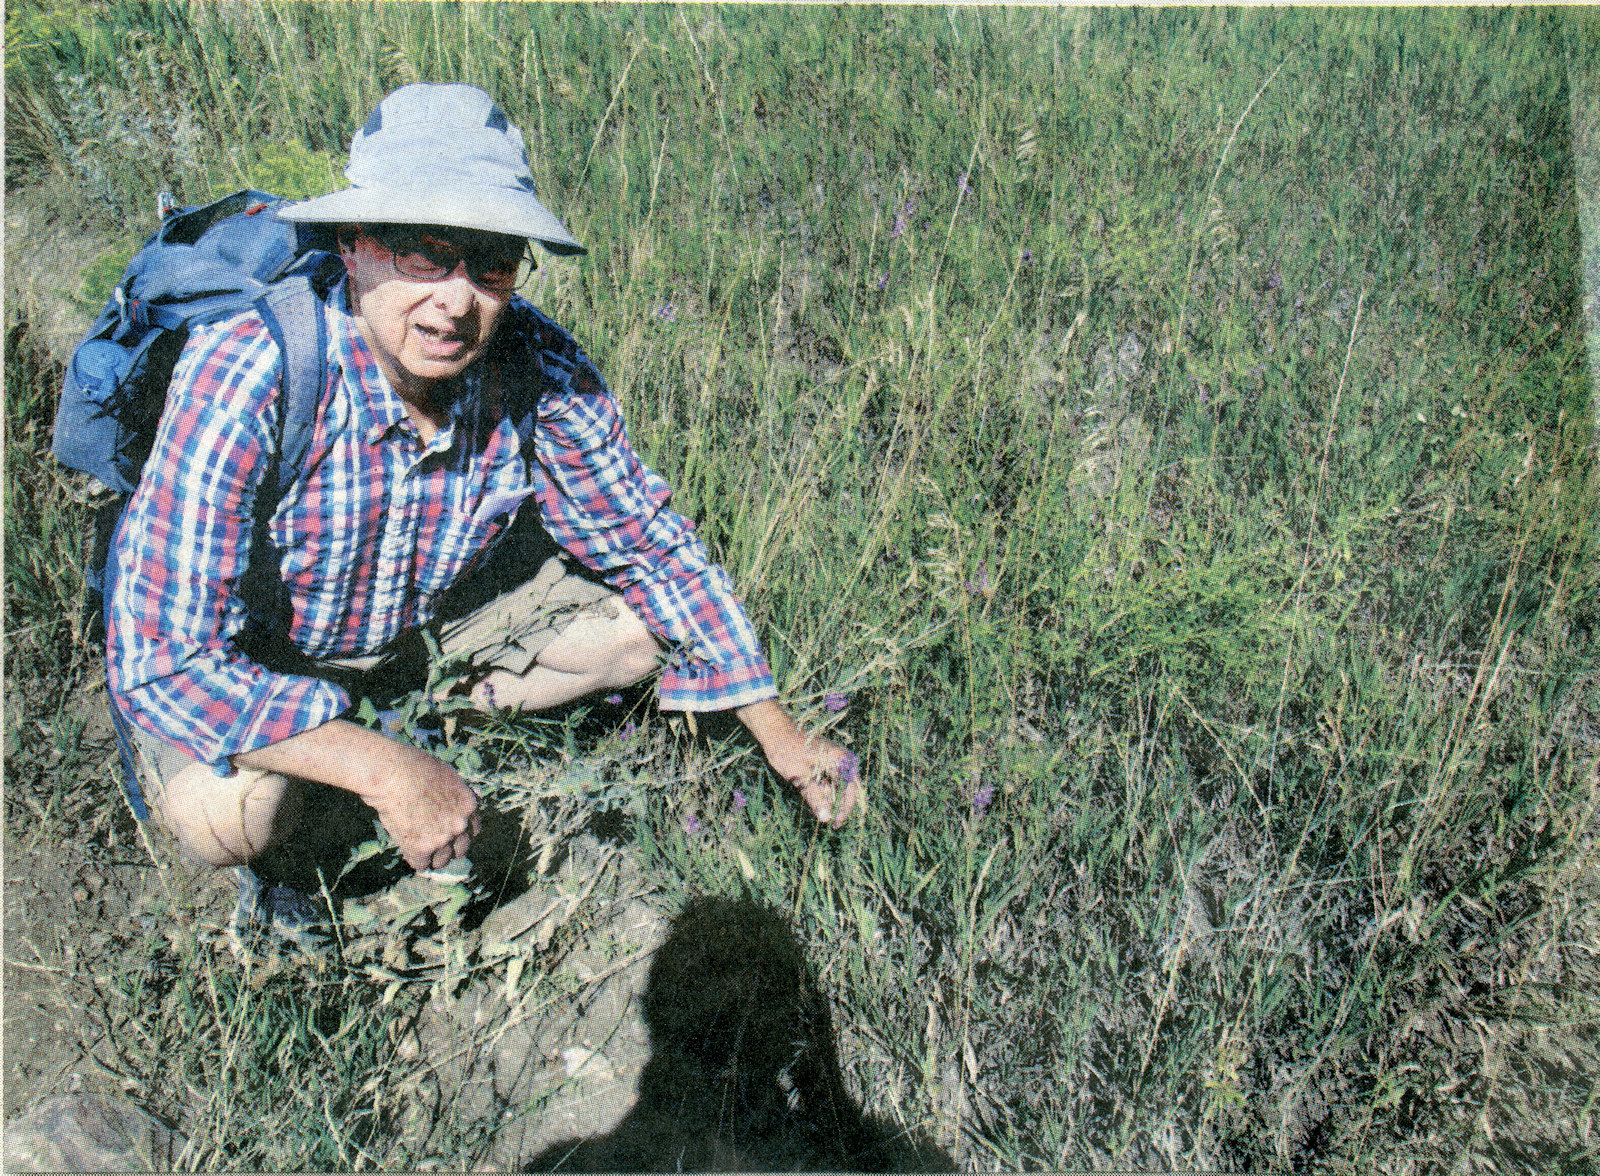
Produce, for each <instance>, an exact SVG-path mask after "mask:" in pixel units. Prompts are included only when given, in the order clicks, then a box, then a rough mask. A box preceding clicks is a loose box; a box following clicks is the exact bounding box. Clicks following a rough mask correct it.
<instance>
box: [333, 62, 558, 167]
mask: <svg viewBox="0 0 1600 1176" xmlns="http://www.w3.org/2000/svg"><path fill="white" fill-rule="evenodd" d="M344 174H345V178H346V179H348V180H349V181H350V182H351V183H352V184H356V185H358V186H361V187H391V188H393V187H398V188H416V187H437V186H439V185H445V186H454V185H456V184H471V185H474V186H487V187H501V188H516V189H521V190H522V191H525V192H529V193H533V192H534V191H535V188H534V183H533V172H532V169H531V168H530V167H529V166H528V152H527V148H526V146H525V145H524V143H523V140H522V132H521V131H519V130H517V128H516V127H515V126H514V125H512V123H511V120H510V119H508V118H507V117H506V115H505V112H504V111H503V110H501V109H500V107H499V106H497V105H496V104H495V102H494V99H492V98H490V97H489V95H488V94H486V93H485V92H484V91H482V90H480V89H479V88H478V87H476V86H469V85H465V84H463V83H460V82H446V83H427V82H418V83H415V84H413V85H409V86H402V87H401V88H400V89H398V90H395V91H393V92H392V93H390V94H388V95H386V96H385V97H384V99H383V101H382V102H380V103H379V104H378V107H377V109H376V110H374V111H373V112H372V117H371V118H369V119H368V120H367V125H366V126H364V127H362V128H361V130H359V131H357V132H356V136H355V138H354V139H353V140H352V141H351V143H350V164H349V166H348V167H346V168H345V171H344Z"/></svg>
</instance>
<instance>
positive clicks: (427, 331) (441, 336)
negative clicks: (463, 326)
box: [412, 323, 473, 359]
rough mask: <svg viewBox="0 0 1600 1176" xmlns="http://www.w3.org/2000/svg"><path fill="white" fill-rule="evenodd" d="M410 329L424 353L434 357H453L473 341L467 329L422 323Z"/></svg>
mask: <svg viewBox="0 0 1600 1176" xmlns="http://www.w3.org/2000/svg"><path fill="white" fill-rule="evenodd" d="M412 329H413V330H414V331H415V332H416V334H417V339H418V342H419V344H420V345H421V347H422V350H423V352H424V354H426V355H429V356H431V357H433V358H435V359H454V358H455V357H456V356H458V355H460V354H461V353H462V352H463V351H465V350H467V348H469V347H471V346H472V343H473V336H472V335H471V333H470V332H467V331H459V330H455V329H452V328H448V327H431V326H428V325H426V324H424V323H418V324H416V325H415V326H414V327H413V328H412Z"/></svg>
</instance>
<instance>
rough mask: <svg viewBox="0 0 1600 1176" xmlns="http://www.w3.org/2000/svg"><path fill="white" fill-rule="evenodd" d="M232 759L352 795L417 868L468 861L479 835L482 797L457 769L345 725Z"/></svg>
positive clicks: (338, 722) (329, 725)
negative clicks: (461, 859)
mask: <svg viewBox="0 0 1600 1176" xmlns="http://www.w3.org/2000/svg"><path fill="white" fill-rule="evenodd" d="M233 758H234V761H235V762H236V763H238V764H240V765H242V766H244V767H247V768H257V769H262V770H265V771H271V772H280V773H282V774H284V775H287V776H297V777H299V778H300V779H303V780H316V781H318V782H319V783H322V784H329V785H332V786H333V787H335V788H342V789H344V790H345V791H346V792H353V793H355V794H356V795H357V796H359V797H360V798H361V799H362V800H364V801H365V802H366V803H367V804H369V805H371V806H372V808H373V810H374V811H375V812H376V813H377V814H378V819H379V820H380V821H382V822H383V827H384V828H385V829H387V830H388V831H389V834H390V836H392V837H393V838H394V839H395V843H396V844H397V845H399V847H400V854H401V856H402V857H404V858H405V860H406V862H407V863H408V864H409V865H410V866H411V867H412V869H416V870H427V869H441V868H443V867H444V866H447V865H449V864H450V863H451V862H452V861H454V860H455V859H456V858H458V857H463V856H465V855H466V852H467V846H468V845H469V844H471V841H472V838H473V836H474V835H475V834H476V833H477V832H478V829H479V818H478V812H477V808H478V797H477V794H476V793H474V792H473V791H472V789H471V788H469V787H468V786H467V784H466V783H465V781H463V780H462V779H461V777H460V776H459V775H457V773H456V770H455V769H454V768H452V767H450V765H449V764H446V763H444V762H443V761H442V760H439V759H436V758H434V757H433V756H431V755H429V754H428V753H427V752H425V751H419V750H418V749H417V748H415V747H408V746H406V745H405V744H403V743H400V742H399V741H397V740H394V739H390V738H389V737H388V736H386V735H383V734H380V733H379V732H377V731H370V730H368V729H367V728H365V727H360V726H357V725H356V724H355V723H350V722H346V721H345V720H343V719H335V720H333V721H332V722H329V723H324V724H322V725H321V726H320V727H313V728H312V729H311V730H309V731H303V732H301V733H300V734H298V735H291V736H290V737H289V738H287V739H284V740H280V741H279V742H277V743H272V744H268V745H267V746H266V747H259V748H257V749H256V750H254V751H249V752H241V753H240V754H238V755H236V756H234V757H233Z"/></svg>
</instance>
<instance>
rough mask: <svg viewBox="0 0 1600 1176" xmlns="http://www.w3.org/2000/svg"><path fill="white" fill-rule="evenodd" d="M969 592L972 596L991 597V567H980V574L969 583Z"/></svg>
mask: <svg viewBox="0 0 1600 1176" xmlns="http://www.w3.org/2000/svg"><path fill="white" fill-rule="evenodd" d="M967 592H968V593H969V594H970V595H972V596H987V595H989V565H988V564H987V563H983V564H979V565H978V574H977V575H976V576H974V577H973V578H972V579H970V580H968V581H967Z"/></svg>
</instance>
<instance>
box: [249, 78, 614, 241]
mask: <svg viewBox="0 0 1600 1176" xmlns="http://www.w3.org/2000/svg"><path fill="white" fill-rule="evenodd" d="M344 174H345V178H346V179H347V180H349V181H350V185H351V186H350V187H348V188H346V189H344V190H343V191H342V192H332V193H329V194H328V195H326V196H318V197H316V198H314V199H312V200H305V201H302V202H300V203H299V204H291V205H287V206H285V207H283V208H281V209H279V210H278V216H280V217H281V218H283V219H284V220H289V221H310V222H317V223H324V224H350V223H355V224H360V223H373V222H389V223H393V224H405V225H443V226H449V227H452V228H458V229H482V230H484V231H486V232H490V233H505V234H507V235H508V236H513V237H529V238H532V239H533V240H535V241H538V242H539V243H540V244H541V245H543V246H544V247H545V248H546V249H548V250H550V252H552V253H557V254H562V255H569V254H574V253H584V252H586V250H585V249H584V247H583V246H582V245H580V244H578V242H577V240H576V239H574V238H573V236H572V234H571V233H569V232H567V229H566V226H565V225H563V224H562V223H561V221H560V219H559V218H557V216H556V215H555V214H554V213H553V212H551V211H550V210H549V209H548V208H546V207H545V206H544V205H543V204H541V203H539V198H538V196H537V195H535V192H534V186H533V173H532V171H531V170H530V169H529V167H528V153H527V150H526V148H525V147H524V146H523V142H522V132H520V131H519V130H517V128H516V127H514V126H512V125H511V122H510V120H509V119H507V118H506V116H505V112H504V111H502V110H501V109H500V108H499V107H498V106H496V105H495V103H494V100H493V99H492V98H490V97H489V95H487V94H485V93H484V92H483V91H482V90H480V89H478V88H477V87H476V86H466V85H462V84H460V83H448V84H443V85H433V84H418V85H414V86H402V87H401V88H400V89H398V90H395V91H394V92H393V93H391V94H389V95H388V96H387V97H386V98H384V100H383V101H382V102H380V103H378V109H377V110H375V111H373V112H372V117H371V118H370V119H368V120H367V125H366V126H364V127H362V128H361V130H360V131H358V132H357V133H356V137H355V139H354V140H353V141H352V142H351V144H350V166H349V167H347V168H345V169H344Z"/></svg>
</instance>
